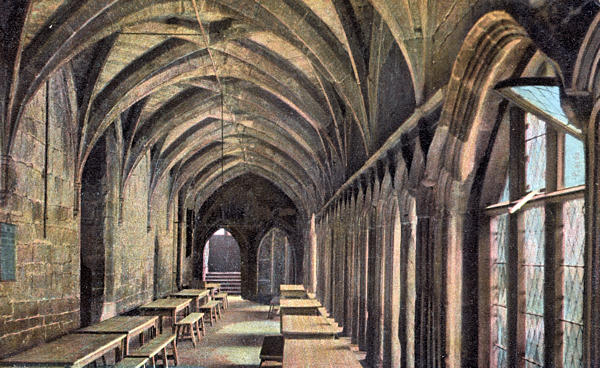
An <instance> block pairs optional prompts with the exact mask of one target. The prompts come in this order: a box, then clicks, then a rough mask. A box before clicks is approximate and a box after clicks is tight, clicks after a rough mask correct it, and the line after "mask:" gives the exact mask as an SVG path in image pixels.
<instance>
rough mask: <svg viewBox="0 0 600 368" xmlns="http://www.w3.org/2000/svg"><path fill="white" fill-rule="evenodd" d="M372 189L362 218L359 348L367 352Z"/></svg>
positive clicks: (367, 193)
mask: <svg viewBox="0 0 600 368" xmlns="http://www.w3.org/2000/svg"><path fill="white" fill-rule="evenodd" d="M371 195H372V192H371V188H370V186H369V187H367V188H366V189H365V200H364V208H363V217H362V222H363V226H362V244H361V249H362V257H361V258H362V270H361V271H362V272H361V320H362V325H361V331H360V332H361V340H359V348H360V349H361V350H363V351H366V350H367V344H368V333H367V331H368V328H369V323H368V322H369V320H368V311H369V279H370V276H369V258H370V254H369V251H370V247H369V236H370V231H369V229H370V218H371V216H370V212H371V211H370V206H371Z"/></svg>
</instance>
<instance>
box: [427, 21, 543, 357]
mask: <svg viewBox="0 0 600 368" xmlns="http://www.w3.org/2000/svg"><path fill="white" fill-rule="evenodd" d="M535 52H536V48H535V46H534V45H533V43H532V41H531V40H530V39H529V37H528V35H527V33H526V32H525V30H524V29H523V28H522V27H521V26H520V25H519V24H518V23H517V22H516V21H515V20H514V19H513V18H512V17H511V16H510V15H509V14H507V13H505V12H502V11H493V12H490V13H488V14H486V15H484V16H483V17H482V18H480V20H479V21H478V22H477V23H476V24H475V25H474V26H473V27H472V29H471V31H470V32H469V33H468V35H467V36H466V38H465V41H464V42H463V45H462V47H461V49H460V51H459V54H458V56H457V58H456V61H455V63H454V66H453V68H452V75H451V79H450V82H449V85H448V89H447V91H448V94H447V97H446V101H445V103H444V105H443V108H442V113H441V117H440V122H439V126H438V129H437V131H436V134H435V136H434V139H433V142H432V144H431V148H430V152H435V154H430V155H428V157H427V163H426V173H425V178H424V181H423V183H424V184H425V187H429V188H431V190H433V191H432V192H430V193H429V195H428V196H427V198H428V200H429V202H431V203H433V204H434V205H435V206H436V210H435V213H432V215H434V217H433V218H434V220H435V221H434V224H433V225H434V226H435V229H434V228H431V229H430V230H429V231H430V232H433V233H434V234H436V235H435V236H434V237H433V238H432V239H431V241H433V242H434V243H435V245H436V247H439V248H440V249H444V252H443V253H445V254H446V256H445V257H443V259H441V260H440V261H442V262H443V263H442V270H443V271H442V272H441V273H440V274H441V276H436V277H437V278H440V277H441V278H442V279H440V280H439V281H440V282H441V283H442V284H443V285H444V286H443V289H442V292H443V294H445V296H444V308H443V309H444V314H445V316H446V317H445V318H444V319H442V321H441V322H440V323H443V324H445V326H444V327H445V331H446V336H444V337H443V338H442V341H443V349H444V350H445V351H446V354H447V355H448V359H447V363H448V364H456V365H462V366H477V364H478V360H477V359H478V358H477V354H473V351H476V350H477V349H478V346H479V335H478V333H479V331H478V329H479V316H478V306H479V304H478V287H479V280H478V278H477V277H473V274H474V271H476V270H477V269H478V249H477V241H476V239H477V237H478V229H479V213H480V200H479V199H480V198H479V197H478V196H477V194H480V193H481V187H482V185H483V180H482V178H483V177H482V176H481V173H482V172H485V168H486V167H487V163H488V161H489V156H490V154H491V149H492V147H493V144H494V141H495V138H496V134H497V132H498V128H499V126H500V122H501V121H502V118H503V116H504V114H505V112H506V109H507V106H508V103H507V102H506V101H504V100H503V99H502V98H501V97H500V96H499V95H497V94H496V93H495V92H494V91H493V87H494V86H495V85H496V83H498V82H499V81H502V80H504V79H508V78H515V77H520V76H522V74H523V72H524V71H525V70H526V68H527V66H528V64H529V63H530V61H531V59H532V58H533V57H534V55H535ZM434 188H435V189H434ZM424 200H425V201H426V202H424V203H427V199H425V198H424ZM446 239H452V240H453V241H450V242H448V241H446ZM445 244H448V245H450V246H449V247H447V246H446V245H445ZM438 256H440V255H435V257H438Z"/></svg>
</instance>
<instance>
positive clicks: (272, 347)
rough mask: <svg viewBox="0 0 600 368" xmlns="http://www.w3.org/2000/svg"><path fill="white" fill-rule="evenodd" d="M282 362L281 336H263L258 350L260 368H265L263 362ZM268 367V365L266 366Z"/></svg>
mask: <svg viewBox="0 0 600 368" xmlns="http://www.w3.org/2000/svg"><path fill="white" fill-rule="evenodd" d="M267 361H273V362H283V336H281V335H275V336H265V337H264V338H263V342H262V347H261V348H260V366H261V367H266V366H267V365H264V364H263V362H267ZM265 364H266V363H265ZM268 366H269V367H270V365H268Z"/></svg>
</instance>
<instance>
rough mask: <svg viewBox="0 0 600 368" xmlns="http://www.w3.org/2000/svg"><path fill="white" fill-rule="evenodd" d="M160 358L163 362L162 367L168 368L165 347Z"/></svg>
mask: <svg viewBox="0 0 600 368" xmlns="http://www.w3.org/2000/svg"><path fill="white" fill-rule="evenodd" d="M162 356H163V361H164V363H165V364H164V367H165V368H169V358H168V356H167V347H166V346H165V347H164V348H163V351H162Z"/></svg>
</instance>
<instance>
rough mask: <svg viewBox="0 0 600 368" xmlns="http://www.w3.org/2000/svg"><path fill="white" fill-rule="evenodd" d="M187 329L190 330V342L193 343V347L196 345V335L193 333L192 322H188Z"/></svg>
mask: <svg viewBox="0 0 600 368" xmlns="http://www.w3.org/2000/svg"><path fill="white" fill-rule="evenodd" d="M188 330H190V335H191V336H192V344H193V345H194V348H195V347H196V336H195V334H194V325H193V324H192V323H190V324H189V325H188Z"/></svg>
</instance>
